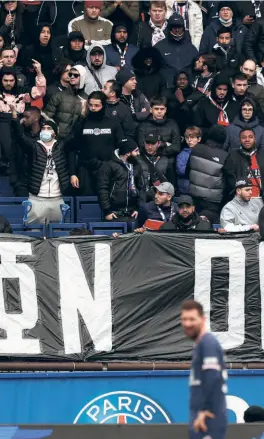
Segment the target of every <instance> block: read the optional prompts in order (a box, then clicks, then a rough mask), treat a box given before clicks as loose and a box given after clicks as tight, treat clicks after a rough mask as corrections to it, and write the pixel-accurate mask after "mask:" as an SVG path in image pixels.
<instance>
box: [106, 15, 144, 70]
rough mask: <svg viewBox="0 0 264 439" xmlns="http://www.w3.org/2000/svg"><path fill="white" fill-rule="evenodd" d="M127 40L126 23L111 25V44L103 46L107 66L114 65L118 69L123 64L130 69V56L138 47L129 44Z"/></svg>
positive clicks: (131, 56)
mask: <svg viewBox="0 0 264 439" xmlns="http://www.w3.org/2000/svg"><path fill="white" fill-rule="evenodd" d="M128 40H129V33H128V28H127V25H126V24H124V23H120V24H116V25H114V26H113V27H112V33H111V42H112V44H109V45H108V46H106V47H105V53H106V62H107V64H108V65H109V66H113V67H116V69H118V70H119V69H120V67H124V66H127V67H128V68H129V69H131V67H132V65H131V62H132V58H133V56H134V55H135V54H136V53H137V51H138V49H137V47H136V46H134V45H133V44H129V43H128Z"/></svg>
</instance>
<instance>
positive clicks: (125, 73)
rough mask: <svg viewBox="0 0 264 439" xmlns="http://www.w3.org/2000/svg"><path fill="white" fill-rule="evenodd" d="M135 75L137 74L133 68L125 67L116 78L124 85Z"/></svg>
mask: <svg viewBox="0 0 264 439" xmlns="http://www.w3.org/2000/svg"><path fill="white" fill-rule="evenodd" d="M135 76H136V75H135V73H134V72H133V70H130V69H128V68H126V67H123V68H122V69H120V70H119V72H118V73H117V75H116V78H115V79H116V82H117V83H118V84H119V85H121V86H123V85H124V84H125V83H126V82H127V81H129V79H131V78H134V77H135Z"/></svg>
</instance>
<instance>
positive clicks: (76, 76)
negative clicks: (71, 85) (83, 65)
mask: <svg viewBox="0 0 264 439" xmlns="http://www.w3.org/2000/svg"><path fill="white" fill-rule="evenodd" d="M79 77H80V74H79V73H71V72H70V73H69V78H76V79H77V78H79Z"/></svg>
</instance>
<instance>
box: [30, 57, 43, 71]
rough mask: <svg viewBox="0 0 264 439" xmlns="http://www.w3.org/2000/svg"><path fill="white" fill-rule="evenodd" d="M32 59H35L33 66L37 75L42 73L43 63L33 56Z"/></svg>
mask: <svg viewBox="0 0 264 439" xmlns="http://www.w3.org/2000/svg"><path fill="white" fill-rule="evenodd" d="M32 61H33V68H34V70H35V72H36V73H37V75H41V74H42V71H41V64H40V63H39V62H38V61H36V60H35V59H33V58H32Z"/></svg>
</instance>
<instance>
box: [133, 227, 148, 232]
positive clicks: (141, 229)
mask: <svg viewBox="0 0 264 439" xmlns="http://www.w3.org/2000/svg"><path fill="white" fill-rule="evenodd" d="M145 230H146V229H145V227H139V228H138V229H135V230H134V232H135V233H143V232H145Z"/></svg>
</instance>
